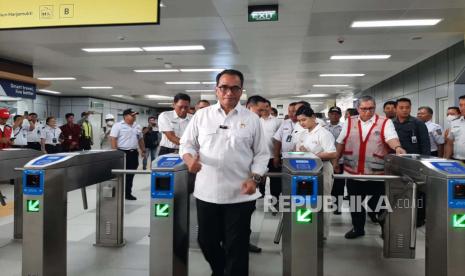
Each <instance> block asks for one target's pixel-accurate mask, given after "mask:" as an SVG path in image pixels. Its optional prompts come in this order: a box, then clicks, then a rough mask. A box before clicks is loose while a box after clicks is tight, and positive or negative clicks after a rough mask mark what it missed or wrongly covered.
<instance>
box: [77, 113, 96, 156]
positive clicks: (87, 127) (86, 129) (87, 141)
mask: <svg viewBox="0 0 465 276" xmlns="http://www.w3.org/2000/svg"><path fill="white" fill-rule="evenodd" d="M93 113H94V112H93V111H87V112H82V113H81V120H79V122H78V124H79V125H80V126H81V129H82V134H81V141H80V145H79V146H80V148H81V149H82V150H91V149H92V145H93V144H94V142H93V141H94V133H93V130H92V124H91V123H90V122H89V116H90V115H91V114H93Z"/></svg>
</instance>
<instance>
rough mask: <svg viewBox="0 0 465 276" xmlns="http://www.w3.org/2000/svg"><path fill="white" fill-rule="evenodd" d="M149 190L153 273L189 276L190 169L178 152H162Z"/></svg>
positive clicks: (151, 269)
mask: <svg viewBox="0 0 465 276" xmlns="http://www.w3.org/2000/svg"><path fill="white" fill-rule="evenodd" d="M150 193H151V203H150V209H151V211H150V276H169V275H173V276H186V275H188V268H189V267H188V254H189V193H188V172H187V166H186V165H185V164H184V162H183V160H182V159H181V157H180V156H179V155H178V154H167V155H162V156H159V157H158V158H157V159H156V160H154V161H153V163H152V174H151V191H150Z"/></svg>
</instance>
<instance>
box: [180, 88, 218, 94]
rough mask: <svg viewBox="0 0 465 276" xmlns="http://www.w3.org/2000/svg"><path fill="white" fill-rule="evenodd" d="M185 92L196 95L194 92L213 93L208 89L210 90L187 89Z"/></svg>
mask: <svg viewBox="0 0 465 276" xmlns="http://www.w3.org/2000/svg"><path fill="white" fill-rule="evenodd" d="M186 92H187V93H191V92H192V93H196V92H215V90H213V89H210V90H202V89H198V90H196V89H188V90H186Z"/></svg>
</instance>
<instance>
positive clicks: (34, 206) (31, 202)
mask: <svg viewBox="0 0 465 276" xmlns="http://www.w3.org/2000/svg"><path fill="white" fill-rule="evenodd" d="M26 211H27V212H28V213H37V212H39V211H40V200H38V199H28V200H26Z"/></svg>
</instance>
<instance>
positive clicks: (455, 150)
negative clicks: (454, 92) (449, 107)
mask: <svg viewBox="0 0 465 276" xmlns="http://www.w3.org/2000/svg"><path fill="white" fill-rule="evenodd" d="M459 109H460V114H461V115H462V116H461V117H460V118H459V119H456V120H454V121H452V122H451V123H450V131H449V135H448V136H447V142H446V147H445V154H444V157H445V158H451V157H452V158H454V159H456V160H461V161H465V146H464V144H465V95H463V96H460V97H459Z"/></svg>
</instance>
